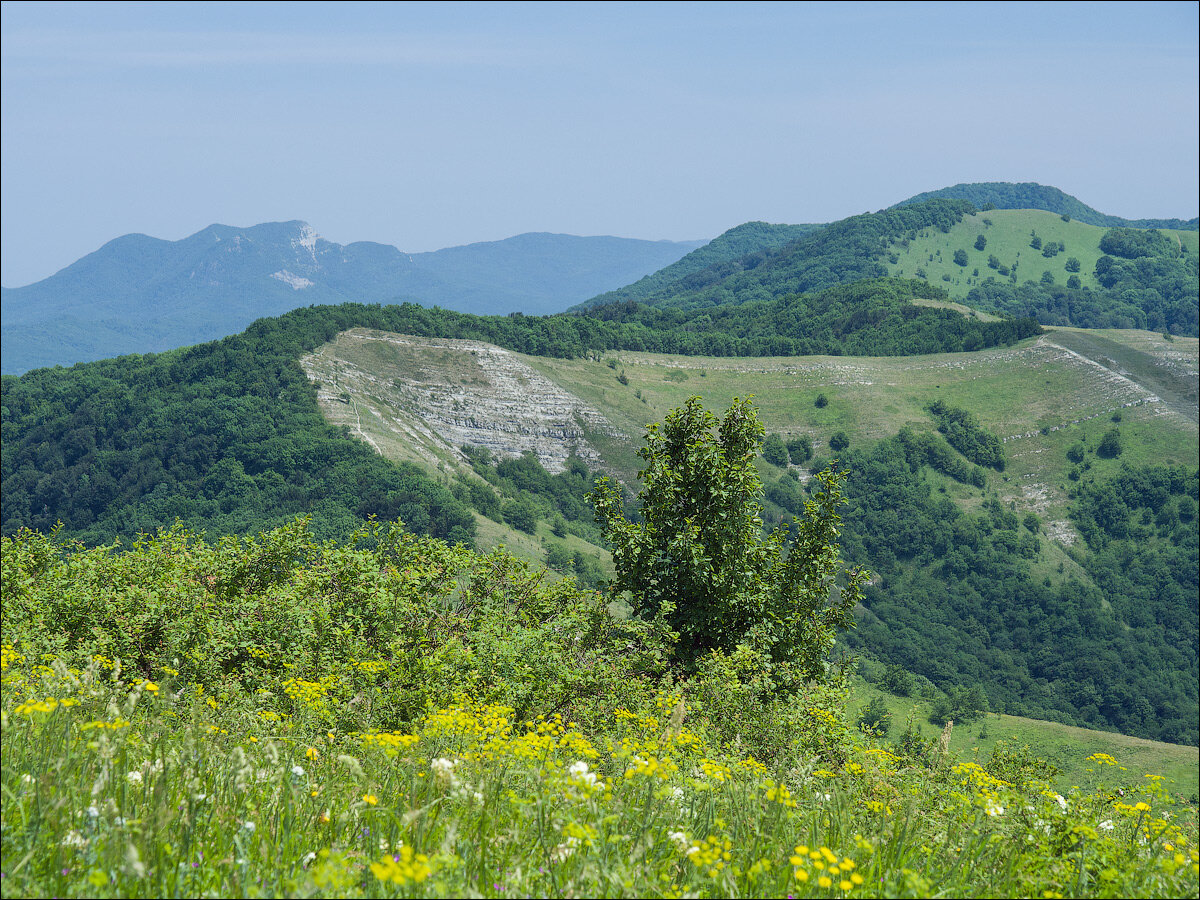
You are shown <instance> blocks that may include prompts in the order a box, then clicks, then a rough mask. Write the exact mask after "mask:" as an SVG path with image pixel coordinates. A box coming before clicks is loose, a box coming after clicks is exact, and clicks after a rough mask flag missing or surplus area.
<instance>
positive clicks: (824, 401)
mask: <svg viewBox="0 0 1200 900" xmlns="http://www.w3.org/2000/svg"><path fill="white" fill-rule="evenodd" d="M828 405H829V398H828V397H826V396H825V395H824V394H817V399H816V400H814V401H813V406H815V407H816V408H817V409H824V408H825V407H826V406H828Z"/></svg>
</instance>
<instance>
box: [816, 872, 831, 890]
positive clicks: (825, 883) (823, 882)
mask: <svg viewBox="0 0 1200 900" xmlns="http://www.w3.org/2000/svg"><path fill="white" fill-rule="evenodd" d="M817 884H819V885H820V886H821V887H823V888H831V887H833V879H832V878H830V877H829V876H828V875H822V876H821V877H820V878H818V879H817Z"/></svg>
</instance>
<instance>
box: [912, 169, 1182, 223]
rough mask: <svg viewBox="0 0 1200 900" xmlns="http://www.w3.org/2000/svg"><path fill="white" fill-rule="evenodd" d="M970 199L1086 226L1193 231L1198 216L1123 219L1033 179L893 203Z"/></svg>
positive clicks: (964, 187) (985, 205)
mask: <svg viewBox="0 0 1200 900" xmlns="http://www.w3.org/2000/svg"><path fill="white" fill-rule="evenodd" d="M950 199H952V200H969V201H971V203H973V204H974V205H975V206H976V207H977V208H979V209H987V208H989V207H991V208H994V209H1044V210H1046V211H1047V212H1052V213H1056V214H1058V215H1065V216H1070V217H1071V218H1072V219H1078V220H1079V221H1080V222H1086V223H1087V224H1089V225H1101V226H1103V227H1105V228H1188V229H1191V230H1193V231H1195V230H1196V229H1197V228H1198V227H1200V219H1195V218H1193V219H1188V220H1186V221H1185V220H1183V219H1123V218H1121V217H1120V216H1110V215H1105V214H1104V213H1102V212H1099V211H1098V210H1095V209H1092V207H1090V206H1088V205H1087V204H1086V203H1084V202H1083V201H1082V200H1079V199H1078V198H1077V197H1072V196H1071V195H1070V194H1067V193H1065V192H1063V191H1061V190H1059V189H1058V188H1056V187H1052V186H1050V185H1044V184H1037V183H1035V182H1029V181H1027V182H1022V183H1016V184H1014V183H1013V182H1010V181H984V182H973V183H971V184H956V185H953V186H952V187H945V188H941V189H940V190H936V191H926V192H925V193H923V194H917V195H916V196H914V197H909V198H908V199H907V200H904V201H902V202H900V203H897V204H896V206H911V205H912V204H915V203H924V202H926V201H927V200H950Z"/></svg>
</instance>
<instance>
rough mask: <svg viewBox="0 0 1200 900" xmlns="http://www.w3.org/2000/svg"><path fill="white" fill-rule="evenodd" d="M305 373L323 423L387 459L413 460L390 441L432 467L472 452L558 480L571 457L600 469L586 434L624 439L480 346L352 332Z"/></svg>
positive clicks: (507, 355) (580, 405)
mask: <svg viewBox="0 0 1200 900" xmlns="http://www.w3.org/2000/svg"><path fill="white" fill-rule="evenodd" d="M301 364H302V365H303V366H304V368H305V371H306V372H307V373H308V376H309V378H310V379H312V380H313V381H314V382H316V383H317V385H318V390H317V396H318V401H319V402H320V404H321V408H322V411H323V412H324V413H325V415H326V417H327V418H328V419H329V420H330V421H331V422H333V423H334V424H342V425H347V426H348V427H349V428H350V429H351V431H353V432H355V433H356V434H358V435H359V436H360V437H362V438H363V439H364V440H366V441H367V442H368V443H370V444H371V445H372V446H374V447H375V448H376V449H377V450H379V451H380V452H381V453H384V455H387V456H399V457H403V456H405V455H409V454H403V453H391V452H389V451H388V449H387V443H388V442H387V439H386V438H387V433H388V432H391V433H392V434H394V435H396V437H397V438H398V439H404V440H406V441H407V442H408V443H409V444H416V445H419V446H421V447H423V448H424V450H425V454H426V455H425V461H426V462H432V461H436V460H438V459H442V460H446V459H448V458H453V457H455V456H457V450H458V448H459V447H460V446H462V445H463V444H475V445H478V446H481V447H486V448H488V449H489V450H491V451H492V453H493V454H495V455H497V456H500V457H507V456H519V455H520V454H522V453H523V452H525V451H532V452H534V453H535V454H537V457H538V459H539V460H540V461H541V463H542V465H543V466H545V467H546V469H547V470H548V471H550V472H561V471H562V470H563V469H564V468H565V466H566V460H567V458H568V457H569V456H570V454H571V453H572V452H574V453H575V454H577V455H578V456H579V457H581V458H582V459H584V460H587V461H589V462H590V463H593V464H594V463H596V462H598V461H599V459H600V456H599V454H598V453H597V452H596V449H595V448H594V447H593V446H592V445H591V443H590V442H589V440H588V434H596V433H600V434H607V435H614V436H617V435H618V434H619V432H617V431H616V430H615V429H614V428H613V427H612V426H611V425H610V423H609V422H608V420H607V419H606V418H605V417H604V415H603V414H602V413H600V411H599V410H597V409H595V408H593V407H591V406H589V405H588V404H586V403H584V402H583V401H582V400H580V399H579V398H578V397H576V396H575V395H574V394H571V393H570V392H568V391H566V390H564V389H563V388H561V387H559V386H558V385H556V384H555V383H554V382H552V381H550V380H549V379H548V378H546V377H545V376H543V375H542V374H541V373H539V372H538V371H536V370H535V369H534V368H532V367H531V366H529V365H528V364H527V363H525V362H524V361H522V360H521V359H520V357H519V356H518V355H517V354H514V353H511V352H510V351H508V350H504V349H501V348H499V347H495V346H493V345H491V344H484V343H480V342H478V341H462V340H451V339H444V338H423V337H410V336H407V335H398V334H388V333H385V332H379V331H370V330H367V329H361V328H356V329H352V330H350V331H347V332H343V333H342V334H340V335H338V336H337V338H336V339H335V340H334V341H332V342H330V343H329V344H327V345H326V346H325V347H322V348H321V349H319V350H318V351H316V352H315V353H312V354H309V355H308V356H306V357H304V358H303V359H302V360H301ZM364 416H365V417H366V419H367V421H365V422H364Z"/></svg>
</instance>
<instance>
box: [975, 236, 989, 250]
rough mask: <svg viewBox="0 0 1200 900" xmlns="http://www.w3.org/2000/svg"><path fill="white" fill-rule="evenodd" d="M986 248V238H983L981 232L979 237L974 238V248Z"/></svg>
mask: <svg viewBox="0 0 1200 900" xmlns="http://www.w3.org/2000/svg"><path fill="white" fill-rule="evenodd" d="M986 248H987V238H985V237H984V236H983V235H982V234H981V235H979V237H977V238H975V249H976V250H984V249H986Z"/></svg>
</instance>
